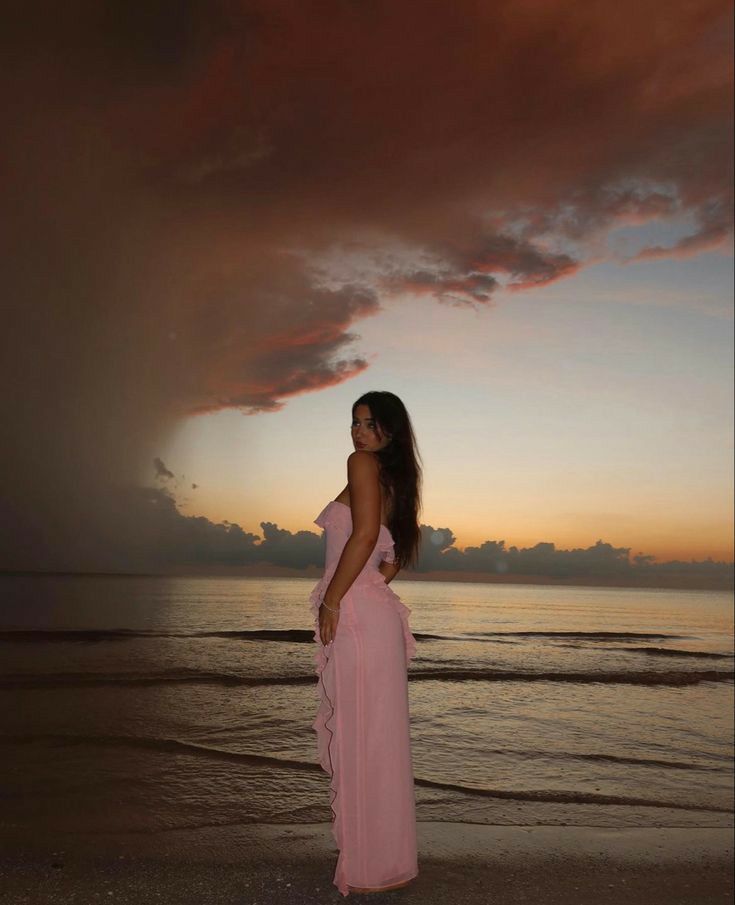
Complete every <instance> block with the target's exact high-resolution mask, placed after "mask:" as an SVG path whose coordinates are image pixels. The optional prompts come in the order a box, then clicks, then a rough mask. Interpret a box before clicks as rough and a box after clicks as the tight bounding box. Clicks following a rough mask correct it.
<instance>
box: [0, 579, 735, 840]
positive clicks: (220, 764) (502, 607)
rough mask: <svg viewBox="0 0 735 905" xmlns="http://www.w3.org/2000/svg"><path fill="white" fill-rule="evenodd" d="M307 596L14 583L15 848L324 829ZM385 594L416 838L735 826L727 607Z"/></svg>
mask: <svg viewBox="0 0 735 905" xmlns="http://www.w3.org/2000/svg"><path fill="white" fill-rule="evenodd" d="M314 584H315V582H314V581H313V580H311V579H309V580H307V579H271V578H268V579H257V578H243V579H241V578H190V577H186V578H171V577H142V576H140V577H139V576H135V577H115V576H55V575H49V576H21V575H19V576H5V577H2V578H0V777H1V779H0V796H1V797H2V815H1V816H0V820H1V821H2V826H3V828H4V829H5V830H8V829H10V830H11V831H12V829H14V828H17V829H19V830H20V829H22V830H24V831H25V830H34V829H37V830H39V831H43V832H51V833H56V832H58V833H63V832H65V831H74V832H80V831H81V832H89V833H116V832H126V833H129V832H135V833H151V834H158V833H166V832H168V831H171V830H178V829H184V828H196V827H217V826H222V827H225V826H233V825H237V824H252V823H265V824H299V823H302V824H307V823H318V822H328V821H329V820H330V819H331V811H330V808H329V804H328V802H329V795H328V785H327V782H328V780H327V777H326V775H325V774H324V773H323V772H321V770H320V769H319V767H318V766H317V764H316V737H315V734H314V732H313V730H312V728H311V724H312V721H313V719H314V716H315V713H316V706H317V691H316V678H315V675H314V651H315V644H314V642H313V640H312V639H313V627H312V625H311V617H310V613H309V610H308V602H307V598H308V595H309V592H310V591H311V589H312V588H313V586H314ZM391 587H392V588H393V589H394V590H395V591H396V593H398V594H399V596H400V597H401V599H402V600H403V602H404V603H405V604H406V605H407V606H409V607H410V609H411V627H412V630H413V633H414V635H415V637H416V639H417V642H418V644H417V656H416V658H415V659H414V660H413V661H412V662H411V665H410V669H409V679H410V682H409V698H410V707H411V735H412V751H413V762H414V774H415V783H416V801H417V818H418V820H420V821H458V822H466V823H480V824H516V825H544V824H546V825H578V826H601V827H619V826H681V827H704V826H709V827H723V826H725V827H729V826H732V825H733V810H734V809H733V687H734V682H733V678H734V675H733V599H732V594H730V593H727V592H713V591H676V590H650V589H646V590H643V589H634V588H633V589H631V588H625V589H620V588H614V589H613V588H583V587H565V586H553V587H547V586H541V585H502V584H468V583H462V582H456V583H455V582H428V581H427V582H411V581H401V580H395V581H394V582H392V583H391Z"/></svg>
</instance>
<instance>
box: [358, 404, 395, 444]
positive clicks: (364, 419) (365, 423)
mask: <svg viewBox="0 0 735 905" xmlns="http://www.w3.org/2000/svg"><path fill="white" fill-rule="evenodd" d="M350 430H351V432H352V442H353V443H354V445H355V449H365V450H367V451H368V452H375V451H376V450H378V449H383V447H384V446H387V445H388V444H389V443H390V437H389V436H387V435H385V434H381V433H380V432H379V428H378V426H377V424H376V423H375V422H374V421H373V419H372V415H371V414H370V409H369V408H368V406H366V405H358V406H357V408H356V409H355V414H354V416H353V418H352V427H351V428H350Z"/></svg>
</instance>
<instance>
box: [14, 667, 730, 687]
mask: <svg viewBox="0 0 735 905" xmlns="http://www.w3.org/2000/svg"><path fill="white" fill-rule="evenodd" d="M733 679H735V672H733V670H714V669H709V670H646V671H632V670H631V671H617V670H616V671H611V672H553V671H544V672H522V671H516V670H487V669H476V670H473V669H464V670H458V669H411V670H409V672H408V680H409V681H410V682H569V683H573V684H579V685H592V684H607V685H615V684H618V685H648V686H654V685H666V686H686V685H698V684H700V683H701V682H732V681H733ZM316 681H317V679H316V676H314V675H293V676H283V675H281V676H243V675H237V674H235V673H222V672H208V671H203V670H196V669H172V670H164V671H161V672H152V673H129V672H120V673H90V672H86V673H81V672H80V673H35V674H32V673H15V674H10V675H5V676H2V675H0V690H10V689H39V688H49V689H52V688H95V687H102V686H119V687H126V686H135V687H145V686H149V685H224V686H246V687H247V686H251V687H263V686H268V685H313V684H316Z"/></svg>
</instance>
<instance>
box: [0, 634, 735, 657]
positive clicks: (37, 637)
mask: <svg viewBox="0 0 735 905" xmlns="http://www.w3.org/2000/svg"><path fill="white" fill-rule="evenodd" d="M413 636H414V638H415V639H416V640H417V641H461V642H465V643H466V642H467V641H489V642H494V643H498V644H517V643H519V642H518V641H513V640H512V639H514V638H518V639H522V638H548V639H551V640H553V639H555V638H563V639H573V638H576V639H579V640H580V641H636V640H637V641H665V640H681V639H683V638H686V637H688V636H686V635H670V634H654V633H650V632H552V631H527V632H463V633H460V634H436V633H432V632H414V633H413ZM154 638H222V639H224V640H231V641H274V642H281V643H287V644H311V643H313V641H314V632H313V630H307V629H233V630H222V631H200V632H172V631H157V630H155V629H126V628H111V629H6V630H2V631H0V642H5V643H9V644H10V643H31V642H43V643H54V642H67V643H69V642H71V643H74V642H78V643H87V644H95V643H100V642H104V641H114V642H120V641H134V640H146V639H154ZM646 649H647V648H631V650H646ZM650 650H665V648H650ZM718 656H719V655H718ZM722 656H728V655H726V654H723V655H722Z"/></svg>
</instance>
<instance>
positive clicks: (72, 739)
mask: <svg viewBox="0 0 735 905" xmlns="http://www.w3.org/2000/svg"><path fill="white" fill-rule="evenodd" d="M39 742H41V743H44V742H46V743H50V744H54V745H59V744H65V745H70V746H71V745H80V746H88V747H95V746H96V747H115V748H133V749H137V750H149V751H150V750H153V751H160V752H163V753H169V754H186V755H190V756H193V757H202V758H206V759H210V760H225V761H232V762H237V763H240V764H243V765H246V766H255V767H276V768H281V769H284V770H299V771H305V772H309V773H321V772H322V768H321V766H320V765H319V764H317V763H312V762H311V761H303V760H295V759H293V758H283V757H272V756H269V755H267V754H252V753H250V752H244V751H232V750H229V749H226V748H216V747H213V746H211V745H200V744H197V743H195V742H185V741H182V740H180V739H176V738H160V737H141V736H126V735H63V734H54V733H39V734H31V733H26V734H19V735H5V736H0V744H6V745H7V744H16V745H17V744H34V743H39ZM571 756H572V757H574V755H571ZM414 783H415V784H416V785H417V786H420V787H422V788H426V789H439V790H442V791H447V792H456V793H459V794H462V795H469V796H479V797H483V798H501V799H509V800H514V801H539V802H546V803H557V804H592V805H617V806H620V805H623V806H629V807H650V808H673V809H676V810H683V811H712V812H717V813H725V814H731V813H733V809H732V808H725V807H717V806H714V805H696V804H691V803H689V804H687V803H684V802H678V801H661V800H658V799H654V798H644V797H640V796H633V795H603V794H597V793H594V792H582V791H579V790H570V791H565V790H563V789H492V788H486V787H482V786H470V785H465V784H463V783H450V782H443V781H441V780H436V779H430V778H427V777H422V776H414Z"/></svg>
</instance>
